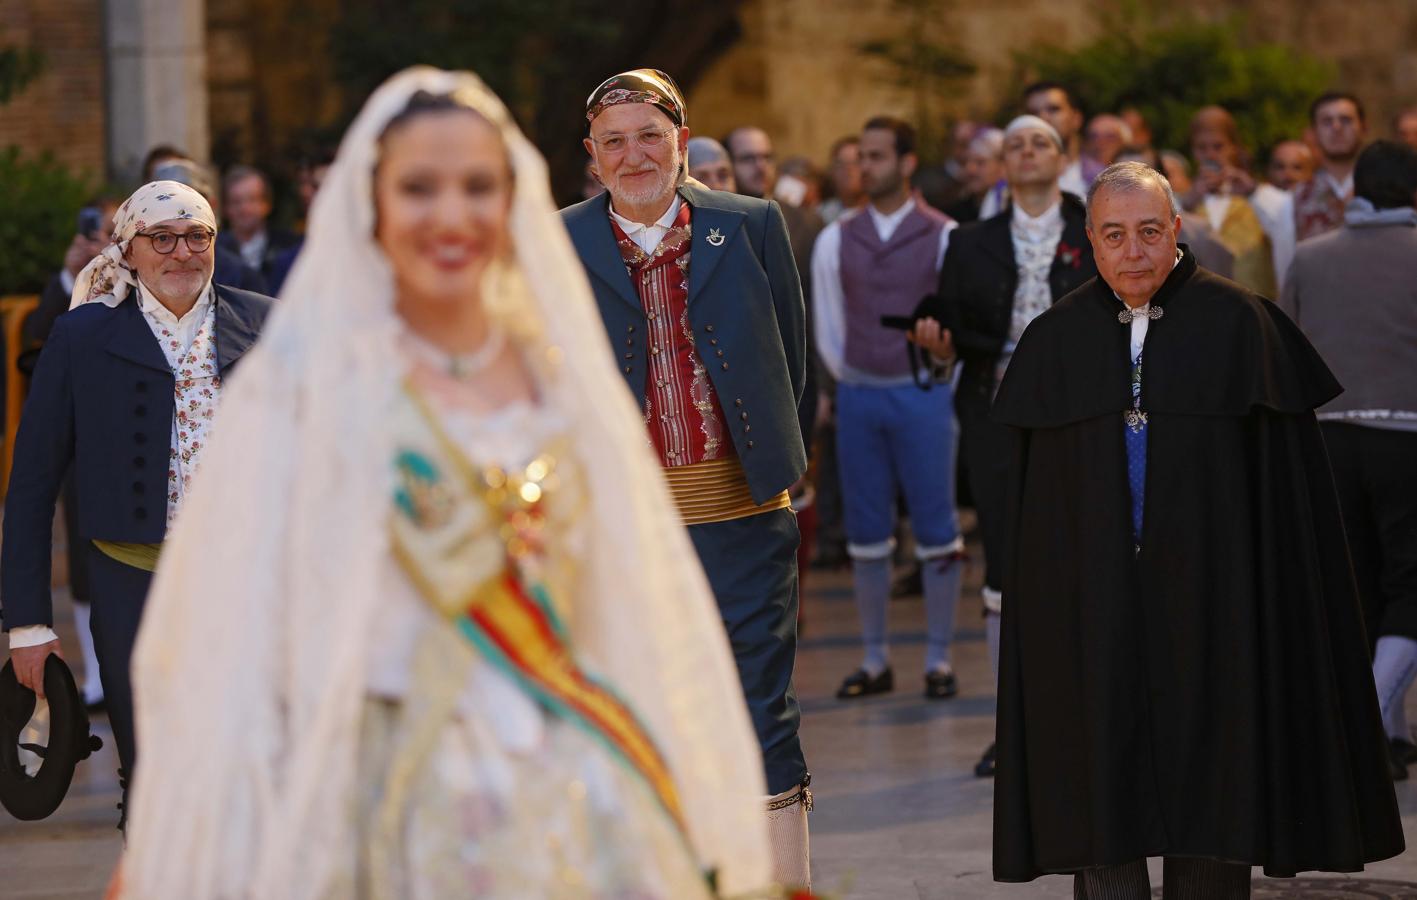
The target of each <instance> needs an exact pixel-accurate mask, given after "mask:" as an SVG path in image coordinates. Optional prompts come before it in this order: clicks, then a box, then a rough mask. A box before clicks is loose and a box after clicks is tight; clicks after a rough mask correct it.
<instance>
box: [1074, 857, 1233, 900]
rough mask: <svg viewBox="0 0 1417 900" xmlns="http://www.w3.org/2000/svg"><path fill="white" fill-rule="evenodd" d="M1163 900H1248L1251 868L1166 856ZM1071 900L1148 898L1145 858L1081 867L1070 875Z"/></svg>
mask: <svg viewBox="0 0 1417 900" xmlns="http://www.w3.org/2000/svg"><path fill="white" fill-rule="evenodd" d="M1161 896H1162V898H1163V900H1247V898H1248V897H1249V896H1250V867H1249V866H1247V865H1245V864H1243V863H1228V862H1221V861H1219V860H1215V859H1181V858H1176V859H1172V858H1169V857H1168V858H1167V859H1166V861H1165V862H1164V864H1163V868H1162V888H1161ZM1073 900H1151V880H1150V878H1148V877H1147V872H1146V860H1144V859H1139V860H1136V861H1135V862H1129V863H1123V864H1122V865H1119V866H1102V867H1100V868H1096V869H1084V870H1082V871H1081V872H1079V873H1077V875H1075V876H1073Z"/></svg>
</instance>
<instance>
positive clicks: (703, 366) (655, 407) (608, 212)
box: [563, 69, 811, 886]
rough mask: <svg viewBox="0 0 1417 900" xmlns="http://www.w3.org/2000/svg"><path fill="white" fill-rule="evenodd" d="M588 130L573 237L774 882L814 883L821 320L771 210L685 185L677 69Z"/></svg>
mask: <svg viewBox="0 0 1417 900" xmlns="http://www.w3.org/2000/svg"><path fill="white" fill-rule="evenodd" d="M586 122H587V126H588V136H587V137H586V139H585V146H586V150H587V151H588V152H589V153H590V155H591V158H592V160H593V161H594V166H595V170H596V172H597V174H598V175H599V178H600V180H601V182H602V183H604V184H605V186H606V189H607V190H606V193H605V194H603V195H601V196H600V197H596V198H593V199H590V200H586V201H584V202H582V203H579V204H577V205H575V206H572V207H570V208H569V209H567V210H565V211H564V213H563V216H564V218H565V222H566V227H567V228H568V229H569V231H570V234H571V240H572V242H573V243H574V244H575V246H576V250H577V252H578V253H579V254H580V256H581V261H582V262H583V263H584V264H585V267H586V270H587V272H588V273H589V275H590V283H591V287H592V288H593V290H594V292H595V298H596V303H597V305H598V306H599V307H600V313H601V317H602V319H603V320H604V322H605V328H606V331H607V333H608V334H609V337H610V342H611V346H612V350H613V352H614V353H615V356H616V359H617V361H618V364H619V367H620V370H621V372H622V373H623V374H624V377H625V383H626V385H627V386H628V387H629V389H630V390H631V391H633V392H634V395H635V397H636V398H637V399H638V400H639V402H640V406H641V408H642V409H643V410H644V415H645V423H646V425H647V426H648V429H649V439H650V443H651V445H652V446H653V449H654V452H655V453H656V455H658V457H659V460H660V463H661V465H662V466H663V468H664V473H665V476H666V478H667V479H668V482H669V487H670V490H671V492H672V494H673V496H674V499H675V502H676V503H677V505H678V507H679V511H680V513H681V515H682V516H683V519H684V522H685V524H687V525H688V527H689V535H690V537H691V538H692V539H693V542H694V548H695V550H696V551H697V552H698V554H699V559H700V561H701V562H702V563H703V566H704V570H705V572H706V574H707V575H708V580H709V583H710V585H711V586H712V588H713V591H714V595H715V597H716V599H717V600H718V604H719V611H720V612H721V614H722V616H723V621H724V625H725V627H726V628H727V631H728V637H729V640H730V642H731V644H732V647H733V653H734V657H735V659H736V661H737V663H738V672H739V675H740V677H741V679H742V682H743V691H744V694H745V695H746V698H747V702H748V709H749V712H750V713H751V715H752V718H753V725H754V727H755V729H756V730H757V734H758V740H759V743H760V744H761V746H762V751H763V761H764V765H765V767H766V774H767V782H768V791H769V793H770V795H771V796H769V797H768V803H767V806H768V816H769V820H770V826H769V837H770V840H771V842H772V845H773V848H772V850H773V862H774V867H775V875H776V879H777V881H779V882H781V883H783V884H787V885H793V886H806V885H807V884H808V883H809V882H810V871H809V861H808V860H809V857H808V850H807V816H806V814H807V811H808V810H809V809H810V808H811V793H810V791H808V790H807V785H808V783H809V782H810V780H811V779H810V776H809V775H808V773H807V765H806V761H805V759H804V757H803V754H802V745H801V742H800V741H799V739H798V734H797V731H798V725H799V722H800V720H801V712H800V710H799V708H798V705H797V698H796V695H795V693H794V691H793V688H792V667H793V663H794V660H795V657H796V650H797V633H796V619H797V562H796V553H797V547H798V543H799V537H798V532H797V523H796V520H795V518H794V516H793V513H792V510H791V506H790V503H789V500H788V496H787V489H788V487H789V486H790V485H792V484H793V483H794V482H795V481H797V480H798V479H799V478H801V477H802V474H803V472H804V471H805V469H806V453H805V450H804V448H803V443H802V434H801V430H800V427H799V424H798V419H797V404H798V401H799V400H800V399H801V397H802V392H803V386H804V383H805V378H806V326H805V308H804V304H803V300H802V287H801V283H800V281H799V278H798V274H797V268H796V266H795V264H794V262H793V256H792V249H791V247H790V245H789V243H788V237H787V228H786V226H785V224H784V222H783V216H782V211H781V209H779V207H778V205H777V204H776V203H774V202H772V201H769V200H760V199H754V198H750V197H744V196H741V195H738V194H729V193H724V192H721V191H713V190H705V189H704V188H702V187H701V186H699V185H697V184H695V183H686V170H687V165H686V147H687V143H688V139H689V129H688V128H687V127H686V126H685V104H684V97H683V94H682V93H681V92H680V90H679V87H678V86H677V85H676V84H675V83H674V81H673V79H671V78H670V77H669V76H668V75H666V74H665V73H663V72H660V71H658V70H657V69H636V70H634V71H631V72H624V73H622V74H619V75H616V76H614V77H612V78H609V79H607V80H606V81H604V82H603V83H602V84H601V85H600V86H599V87H597V88H596V89H595V90H594V91H593V92H592V93H591V95H590V97H589V99H588V100H587V102H586ZM691 260H692V262H691ZM665 602H673V598H672V597H666V598H665ZM691 814H692V813H691Z"/></svg>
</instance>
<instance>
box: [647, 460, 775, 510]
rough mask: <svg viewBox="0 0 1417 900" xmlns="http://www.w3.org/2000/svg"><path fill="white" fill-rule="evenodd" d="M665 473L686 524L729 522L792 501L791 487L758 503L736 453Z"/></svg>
mask: <svg viewBox="0 0 1417 900" xmlns="http://www.w3.org/2000/svg"><path fill="white" fill-rule="evenodd" d="M664 477H665V478H666V479H667V480H668V481H669V493H670V494H672V495H673V496H674V505H675V506H677V507H679V515H680V516H681V517H682V518H683V519H684V524H685V525H703V524H705V523H707V522H728V521H730V520H732V519H742V518H746V517H747V516H755V515H757V514H758V513H765V512H771V511H773V510H775V509H787V508H788V507H789V506H791V505H792V501H791V500H789V499H788V496H787V491H783V492H782V493H780V494H778V495H777V496H776V497H773V498H771V499H770V500H768V502H766V503H764V504H763V505H762V506H759V505H757V504H756V503H754V502H753V493H752V491H750V490H749V489H748V476H747V475H745V474H744V473H743V464H742V463H741V462H739V461H738V457H736V456H730V457H728V458H727V459H711V460H708V461H707V462H700V463H690V464H689V465H687V466H673V467H670V468H667V469H665V470H664Z"/></svg>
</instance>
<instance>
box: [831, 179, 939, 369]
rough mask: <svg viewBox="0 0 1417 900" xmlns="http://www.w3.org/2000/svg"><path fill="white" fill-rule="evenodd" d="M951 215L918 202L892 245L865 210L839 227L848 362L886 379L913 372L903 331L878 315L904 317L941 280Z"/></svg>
mask: <svg viewBox="0 0 1417 900" xmlns="http://www.w3.org/2000/svg"><path fill="white" fill-rule="evenodd" d="M949 221H950V220H949V218H948V217H946V216H945V215H943V214H942V213H940V212H937V211H936V210H934V209H931V208H930V207H928V206H923V205H921V204H919V203H916V204H915V208H914V209H913V210H911V212H910V214H909V215H907V216H906V217H905V220H904V221H902V222H901V223H900V224H899V225H898V226H896V230H895V233H894V234H892V235H891V239H890V243H888V244H882V243H881V239H880V237H879V236H878V235H877V234H876V225H875V223H874V222H872V221H871V214H870V211H869V210H863V211H862V212H861V213H859V214H857V215H854V216H852V217H851V218H849V219H847V220H846V221H845V222H843V223H842V227H841V288H842V293H843V294H844V295H845V299H846V364H847V365H848V366H850V367H851V368H853V369H855V370H857V371H859V372H869V373H870V374H872V375H880V376H884V377H895V376H906V377H908V376H909V375H910V374H911V371H910V358H909V356H908V355H907V354H906V341H905V332H903V331H897V330H895V329H893V328H886V327H884V326H882V325H881V316H908V315H910V314H911V313H912V312H913V311H914V310H915V307H916V306H917V305H918V304H919V303H920V299H921V298H922V297H924V296H925V295H926V294H933V293H934V292H935V289H936V287H937V282H938V280H939V273H940V270H939V267H938V266H937V265H936V261H937V259H938V258H939V255H940V232H941V231H942V230H944V228H945V226H946V225H948V224H949Z"/></svg>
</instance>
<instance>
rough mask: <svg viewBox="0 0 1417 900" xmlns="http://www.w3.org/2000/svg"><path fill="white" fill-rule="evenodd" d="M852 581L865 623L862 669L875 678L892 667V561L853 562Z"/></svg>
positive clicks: (856, 560)
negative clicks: (889, 608) (888, 624)
mask: <svg viewBox="0 0 1417 900" xmlns="http://www.w3.org/2000/svg"><path fill="white" fill-rule="evenodd" d="M851 580H852V584H853V586H854V587H855V593H856V614H857V616H858V617H859V618H860V620H861V643H862V645H863V647H864V649H865V654H866V655H865V658H864V660H863V661H862V663H861V668H863V669H865V670H866V671H867V672H868V673H870V674H871V675H872V676H875V675H879V674H881V673H882V672H884V671H885V670H886V667H887V666H889V665H890V663H889V662H888V661H887V653H886V604H887V603H888V602H889V600H890V595H891V561H890V558H889V557H882V558H881V559H853V560H852V561H851Z"/></svg>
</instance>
